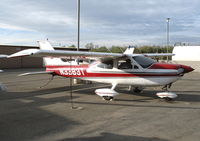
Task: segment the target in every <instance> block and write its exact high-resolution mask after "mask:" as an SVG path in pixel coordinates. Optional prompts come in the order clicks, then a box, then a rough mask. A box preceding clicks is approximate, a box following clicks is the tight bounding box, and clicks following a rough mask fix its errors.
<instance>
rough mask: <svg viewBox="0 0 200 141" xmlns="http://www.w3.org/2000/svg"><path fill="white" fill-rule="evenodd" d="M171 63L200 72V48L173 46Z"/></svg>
mask: <svg viewBox="0 0 200 141" xmlns="http://www.w3.org/2000/svg"><path fill="white" fill-rule="evenodd" d="M173 54H175V56H172V61H174V62H176V63H180V64H185V65H189V66H191V67H193V68H194V69H195V70H194V71H196V72H200V46H175V47H174V49H173Z"/></svg>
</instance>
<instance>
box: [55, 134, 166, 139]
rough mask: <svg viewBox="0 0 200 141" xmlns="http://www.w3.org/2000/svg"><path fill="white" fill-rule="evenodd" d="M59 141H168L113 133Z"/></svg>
mask: <svg viewBox="0 0 200 141" xmlns="http://www.w3.org/2000/svg"><path fill="white" fill-rule="evenodd" d="M58 141H168V140H165V139H160V138H157V137H152V138H151V137H138V136H127V135H118V134H113V133H106V132H104V133H101V135H99V136H96V137H79V138H65V139H61V140H58Z"/></svg>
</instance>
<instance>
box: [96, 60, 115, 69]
mask: <svg viewBox="0 0 200 141" xmlns="http://www.w3.org/2000/svg"><path fill="white" fill-rule="evenodd" d="M97 67H99V68H103V69H112V68H113V61H107V62H102V63H100V64H98V65H97Z"/></svg>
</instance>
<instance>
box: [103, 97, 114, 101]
mask: <svg viewBox="0 0 200 141" xmlns="http://www.w3.org/2000/svg"><path fill="white" fill-rule="evenodd" d="M103 99H104V100H107V101H112V100H113V99H114V97H112V96H103Z"/></svg>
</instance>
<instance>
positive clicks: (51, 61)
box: [38, 41, 69, 66]
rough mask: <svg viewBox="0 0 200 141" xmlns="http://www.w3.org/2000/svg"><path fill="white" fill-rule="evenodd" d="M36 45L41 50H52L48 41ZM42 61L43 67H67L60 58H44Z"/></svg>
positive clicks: (66, 63) (67, 63)
mask: <svg viewBox="0 0 200 141" xmlns="http://www.w3.org/2000/svg"><path fill="white" fill-rule="evenodd" d="M38 44H39V47H40V49H42V50H52V51H53V50H54V48H53V47H52V46H51V44H50V43H49V41H38ZM43 60H44V65H45V66H61V65H69V62H63V61H62V60H61V59H60V58H56V57H44V58H43Z"/></svg>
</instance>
